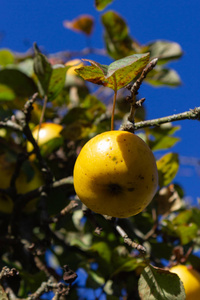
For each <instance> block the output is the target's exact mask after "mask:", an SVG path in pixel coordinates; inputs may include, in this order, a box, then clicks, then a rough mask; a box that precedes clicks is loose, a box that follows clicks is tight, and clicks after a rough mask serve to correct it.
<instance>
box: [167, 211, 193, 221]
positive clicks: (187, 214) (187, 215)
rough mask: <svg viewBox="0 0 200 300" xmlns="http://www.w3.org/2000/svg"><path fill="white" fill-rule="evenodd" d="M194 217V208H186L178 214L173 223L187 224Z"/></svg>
mask: <svg viewBox="0 0 200 300" xmlns="http://www.w3.org/2000/svg"><path fill="white" fill-rule="evenodd" d="M191 218H192V210H190V209H187V210H184V211H182V212H180V213H179V214H178V216H176V217H175V218H174V219H173V221H172V223H173V224H174V225H183V224H187V223H188V222H189V221H190V220H191Z"/></svg>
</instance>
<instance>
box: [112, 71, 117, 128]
mask: <svg viewBox="0 0 200 300" xmlns="http://www.w3.org/2000/svg"><path fill="white" fill-rule="evenodd" d="M114 87H115V89H114V97H113V107H112V116H111V130H114V117H115V104H116V99H117V82H116V78H115V76H114Z"/></svg>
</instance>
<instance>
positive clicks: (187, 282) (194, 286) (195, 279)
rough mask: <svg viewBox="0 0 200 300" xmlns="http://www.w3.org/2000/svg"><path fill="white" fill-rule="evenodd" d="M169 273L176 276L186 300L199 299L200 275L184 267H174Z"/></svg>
mask: <svg viewBox="0 0 200 300" xmlns="http://www.w3.org/2000/svg"><path fill="white" fill-rule="evenodd" d="M169 271H170V272H172V273H175V274H177V275H178V276H179V277H180V279H181V281H182V282H183V286H184V288H185V294H186V300H197V299H200V274H199V273H198V272H197V271H196V270H194V269H192V268H188V267H187V266H185V265H180V264H179V265H176V266H174V267H172V268H171V269H170V270H169Z"/></svg>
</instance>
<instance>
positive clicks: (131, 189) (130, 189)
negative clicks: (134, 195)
mask: <svg viewBox="0 0 200 300" xmlns="http://www.w3.org/2000/svg"><path fill="white" fill-rule="evenodd" d="M127 190H128V191H129V192H133V191H134V190H135V188H134V187H131V188H128V189H127Z"/></svg>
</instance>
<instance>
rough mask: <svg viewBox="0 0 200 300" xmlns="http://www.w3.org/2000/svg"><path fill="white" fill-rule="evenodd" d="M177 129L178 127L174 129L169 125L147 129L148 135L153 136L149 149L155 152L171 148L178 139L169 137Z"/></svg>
mask: <svg viewBox="0 0 200 300" xmlns="http://www.w3.org/2000/svg"><path fill="white" fill-rule="evenodd" d="M179 129H180V126H176V127H175V126H172V124H170V123H167V124H163V125H161V126H160V127H154V128H151V129H148V134H149V133H150V134H151V135H152V136H153V140H150V142H149V146H150V148H151V149H152V150H153V151H156V150H165V149H169V148H171V147H173V146H174V145H175V144H176V143H177V142H178V141H179V140H180V139H179V138H177V137H173V136H171V135H172V134H174V133H175V132H176V131H177V130H179Z"/></svg>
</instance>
